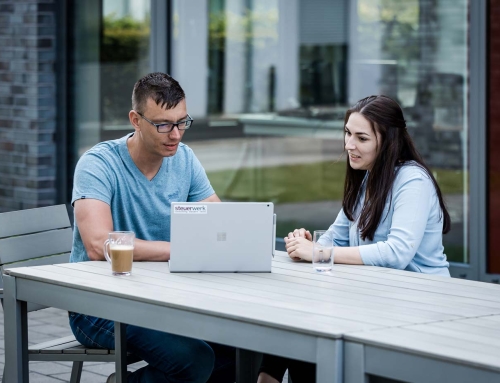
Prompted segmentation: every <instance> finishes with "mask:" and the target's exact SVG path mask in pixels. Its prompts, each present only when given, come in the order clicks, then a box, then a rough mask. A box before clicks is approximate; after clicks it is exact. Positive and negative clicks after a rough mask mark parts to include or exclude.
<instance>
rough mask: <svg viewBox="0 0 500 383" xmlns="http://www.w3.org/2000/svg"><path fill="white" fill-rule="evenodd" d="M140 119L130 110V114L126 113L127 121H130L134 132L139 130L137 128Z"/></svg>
mask: <svg viewBox="0 0 500 383" xmlns="http://www.w3.org/2000/svg"><path fill="white" fill-rule="evenodd" d="M140 118H141V116H139V114H138V113H137V112H136V111H135V110H133V109H132V110H131V111H130V112H128V119H129V121H130V124H131V125H132V126H133V127H134V129H135V130H136V131H139V130H141V129H140V128H139V120H140Z"/></svg>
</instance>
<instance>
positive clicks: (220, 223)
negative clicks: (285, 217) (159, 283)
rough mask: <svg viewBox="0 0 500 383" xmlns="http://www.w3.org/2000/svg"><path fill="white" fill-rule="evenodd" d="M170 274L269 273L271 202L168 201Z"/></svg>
mask: <svg viewBox="0 0 500 383" xmlns="http://www.w3.org/2000/svg"><path fill="white" fill-rule="evenodd" d="M171 209H172V210H171V225H170V261H169V265H170V272H271V260H272V257H273V256H274V247H275V246H274V243H275V235H276V215H275V214H274V205H273V204H272V203H271V202H173V203H172V207H171Z"/></svg>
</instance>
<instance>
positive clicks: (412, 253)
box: [322, 161, 450, 276]
mask: <svg viewBox="0 0 500 383" xmlns="http://www.w3.org/2000/svg"><path fill="white" fill-rule="evenodd" d="M365 181H366V177H365ZM365 191H366V190H365V182H363V186H362V189H361V190H360V202H359V203H358V206H357V211H356V214H355V215H356V220H355V221H354V222H352V221H349V219H348V218H347V216H346V215H345V213H344V210H343V209H342V210H341V211H340V213H339V214H338V216H337V219H336V220H335V222H334V223H333V224H332V225H331V226H330V228H329V229H328V231H327V233H326V234H325V235H324V240H325V241H326V240H327V239H330V240H333V242H334V245H335V246H359V252H360V255H361V259H362V260H363V263H364V264H365V265H371V266H382V267H391V268H394V269H402V270H408V271H416V272H420V273H425V274H437V275H444V276H450V272H449V271H448V266H449V264H448V262H447V260H446V255H445V254H444V253H443V252H444V247H443V212H442V210H441V206H440V205H439V199H438V197H437V194H436V188H435V187H434V184H433V183H432V180H431V178H430V177H429V175H428V174H427V172H426V171H425V170H424V169H422V168H421V167H420V166H418V165H417V164H416V163H415V162H413V161H411V162H409V163H407V164H405V165H403V166H401V167H400V168H399V171H398V173H397V176H396V179H395V180H394V185H393V187H392V194H391V195H390V196H389V198H388V199H387V201H386V204H385V208H384V211H383V213H382V216H381V222H380V223H379V225H378V227H377V230H376V231H375V235H374V237H373V241H370V240H369V239H365V240H363V239H362V238H361V236H360V232H359V228H358V221H357V219H358V218H359V213H360V210H361V207H362V206H363V204H364V200H365ZM322 239H323V237H322Z"/></svg>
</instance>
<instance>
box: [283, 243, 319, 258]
mask: <svg viewBox="0 0 500 383" xmlns="http://www.w3.org/2000/svg"><path fill="white" fill-rule="evenodd" d="M285 248H286V252H287V253H288V255H289V257H290V258H292V259H293V260H294V261H308V262H311V261H312V251H313V243H312V242H311V241H310V240H308V239H306V238H303V237H292V238H290V237H285Z"/></svg>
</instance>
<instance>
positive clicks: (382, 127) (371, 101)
mask: <svg viewBox="0 0 500 383" xmlns="http://www.w3.org/2000/svg"><path fill="white" fill-rule="evenodd" d="M352 113H359V114H361V115H362V116H363V117H364V118H366V119H367V120H368V121H369V122H370V124H371V126H372V129H373V132H374V133H375V132H378V133H379V134H380V138H381V140H380V142H378V144H377V146H378V153H377V156H376V158H375V162H374V164H373V168H372V169H371V171H370V173H369V175H368V179H367V181H366V196H367V198H366V199H365V203H364V206H363V207H362V210H361V214H360V217H359V222H358V227H359V231H360V234H361V238H362V239H363V240H364V239H366V238H368V239H369V240H373V236H374V234H375V231H376V230H377V227H378V225H379V223H380V221H381V218H382V213H383V211H384V207H385V203H386V201H387V198H391V191H392V186H393V184H394V180H395V179H396V175H397V172H398V170H399V169H400V167H399V165H404V163H406V162H408V161H415V162H416V163H417V164H418V166H420V167H421V168H422V169H424V170H425V171H426V172H427V174H428V175H429V177H430V178H431V180H432V183H433V184H434V187H435V188H436V194H437V197H438V199H439V205H440V206H441V210H442V214H443V217H444V223H443V233H447V232H448V231H450V225H451V220H450V215H449V214H448V210H446V206H445V204H444V201H443V196H442V194H441V190H440V189H439V186H438V184H437V182H436V180H435V178H434V177H433V175H432V173H431V171H430V170H429V168H428V167H427V165H425V163H424V161H423V160H422V157H421V156H420V154H419V153H418V152H417V150H416V149H415V145H414V144H413V141H412V139H411V137H410V135H409V134H408V132H407V130H406V122H405V119H404V117H403V111H402V110H401V107H400V106H399V104H398V103H397V102H396V101H394V100H393V99H391V98H389V97H387V96H382V95H381V96H370V97H366V98H363V99H362V100H359V101H358V102H357V103H356V105H354V106H353V107H351V108H350V109H349V110H348V111H347V112H346V115H345V120H344V126H345V125H346V124H347V121H348V120H349V116H350V115H351V114H352ZM344 145H345V144H344ZM344 150H345V147H344ZM366 172H367V171H366V170H355V169H353V168H352V167H351V165H350V163H349V156H347V172H346V178H345V184H344V200H343V201H342V207H343V209H344V213H345V214H346V216H347V218H349V220H350V221H354V220H355V217H354V212H355V210H356V207H357V204H358V203H359V191H360V188H361V184H362V182H363V178H364V177H365V175H366Z"/></svg>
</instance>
